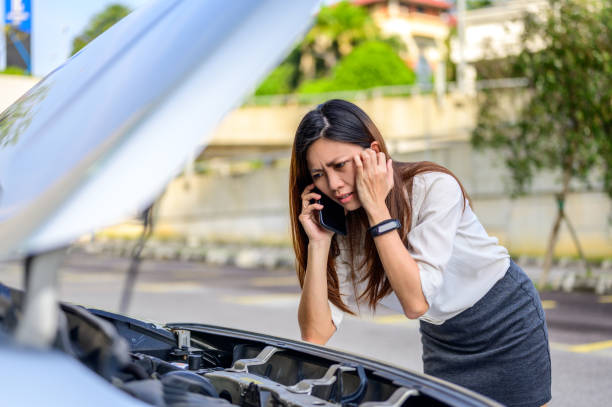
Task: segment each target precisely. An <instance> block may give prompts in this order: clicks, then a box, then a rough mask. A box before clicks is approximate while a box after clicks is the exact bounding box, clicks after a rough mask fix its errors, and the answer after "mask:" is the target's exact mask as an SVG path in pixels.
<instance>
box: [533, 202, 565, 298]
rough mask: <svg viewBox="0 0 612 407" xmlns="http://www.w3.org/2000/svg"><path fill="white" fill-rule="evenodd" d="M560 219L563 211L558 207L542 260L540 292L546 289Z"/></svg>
mask: <svg viewBox="0 0 612 407" xmlns="http://www.w3.org/2000/svg"><path fill="white" fill-rule="evenodd" d="M562 219H563V209H562V208H561V207H558V211H557V218H556V219H555V223H554V225H553V228H552V231H551V232H550V236H549V237H548V247H547V249H546V257H545V259H544V266H543V267H542V274H540V281H539V282H538V288H539V289H540V290H544V289H545V288H546V283H548V272H549V271H550V266H551V264H552V258H553V254H554V252H555V246H556V245H557V240H558V238H559V227H560V226H561V220H562Z"/></svg>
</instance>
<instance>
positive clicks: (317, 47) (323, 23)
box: [255, 1, 404, 95]
mask: <svg viewBox="0 0 612 407" xmlns="http://www.w3.org/2000/svg"><path fill="white" fill-rule="evenodd" d="M373 40H378V41H382V42H386V43H387V44H389V45H390V46H391V47H392V48H393V49H394V50H395V52H398V51H401V50H402V49H403V48H404V45H403V43H402V42H401V40H400V39H399V38H398V37H388V38H386V37H383V36H382V34H381V32H380V30H379V28H378V26H377V25H376V23H375V22H374V20H373V19H372V17H371V16H370V14H369V12H368V10H367V8H365V7H362V6H356V5H353V4H350V3H349V2H348V1H342V2H339V3H336V4H332V5H330V6H324V7H321V9H320V10H319V13H318V14H317V17H316V20H315V24H314V25H313V27H312V28H311V29H310V31H309V32H308V33H307V34H306V36H305V37H304V39H303V40H302V42H300V43H299V44H298V45H297V46H296V47H295V49H294V50H293V51H292V52H291V54H290V55H289V56H288V57H287V58H286V59H285V61H283V63H282V64H281V65H280V66H279V67H278V68H277V69H276V70H275V71H273V72H272V73H271V74H270V76H269V77H268V78H266V80H264V82H262V84H261V85H260V87H259V88H258V89H257V91H256V92H255V94H256V95H266V94H272V92H278V93H292V92H294V91H295V90H296V89H297V88H298V87H299V86H300V84H301V83H302V82H304V81H312V80H315V79H317V78H325V77H329V76H330V75H331V74H332V71H333V70H334V67H335V66H336V65H337V64H338V63H339V61H340V60H342V59H343V58H344V57H346V56H347V55H349V54H350V53H351V52H352V51H353V49H354V48H355V47H357V46H358V45H359V44H361V43H363V42H366V41H373ZM291 67H293V68H291Z"/></svg>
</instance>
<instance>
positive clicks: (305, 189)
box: [302, 184, 314, 199]
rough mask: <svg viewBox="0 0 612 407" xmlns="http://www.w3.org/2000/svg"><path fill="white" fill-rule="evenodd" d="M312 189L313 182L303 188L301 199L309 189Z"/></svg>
mask: <svg viewBox="0 0 612 407" xmlns="http://www.w3.org/2000/svg"><path fill="white" fill-rule="evenodd" d="M313 189H314V184H310V185H308V186H307V187H306V188H304V191H302V199H304V196H305V195H306V194H308V193H309V192H310V191H312V190H313Z"/></svg>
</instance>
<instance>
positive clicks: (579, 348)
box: [568, 341, 612, 353]
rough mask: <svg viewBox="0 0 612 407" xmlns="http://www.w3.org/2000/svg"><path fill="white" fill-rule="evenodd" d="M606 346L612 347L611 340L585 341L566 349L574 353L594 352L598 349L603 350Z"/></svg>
mask: <svg viewBox="0 0 612 407" xmlns="http://www.w3.org/2000/svg"><path fill="white" fill-rule="evenodd" d="M608 348H612V341H603V342H593V343H585V344H583V345H573V346H569V347H568V350H570V351H572V352H576V353H588V352H595V351H598V350H604V349H608Z"/></svg>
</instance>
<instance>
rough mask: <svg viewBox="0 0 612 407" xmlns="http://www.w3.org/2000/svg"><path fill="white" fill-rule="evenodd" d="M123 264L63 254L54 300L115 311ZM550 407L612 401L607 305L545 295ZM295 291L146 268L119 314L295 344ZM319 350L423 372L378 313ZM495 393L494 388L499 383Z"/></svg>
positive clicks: (207, 273)
mask: <svg viewBox="0 0 612 407" xmlns="http://www.w3.org/2000/svg"><path fill="white" fill-rule="evenodd" d="M128 265H129V263H128V260H127V259H125V258H117V257H109V256H101V255H97V256H93V255H85V254H71V255H69V256H68V257H67V259H66V261H65V264H64V266H63V267H62V273H61V285H60V286H61V298H62V300H64V301H69V302H74V303H78V304H82V305H85V306H89V307H95V308H103V309H106V310H110V311H117V310H118V307H119V302H120V294H121V289H122V286H123V281H124V277H125V273H126V270H127V269H128ZM21 278H22V277H21V266H20V264H17V263H11V262H8V263H0V281H2V282H3V283H5V284H8V285H12V286H19V285H20V284H21ZM542 299H543V304H544V307H545V309H546V313H547V322H548V326H549V333H550V345H551V346H550V347H551V355H552V366H553V401H552V403H551V405H554V406H575V405H607V404H608V402H609V400H610V399H612V388H611V387H610V386H609V383H610V377H611V373H610V372H612V297H610V296H597V295H594V294H591V293H558V292H554V293H545V294H543V295H542ZM298 300H299V287H298V284H297V279H296V277H295V274H294V272H293V271H292V270H290V269H287V268H285V269H279V270H274V271H270V270H263V269H242V268H238V267H228V266H223V267H221V266H219V267H214V266H208V265H205V264H203V263H197V262H187V261H168V260H166V261H145V262H143V263H142V266H141V271H140V273H139V275H138V279H137V284H136V289H135V292H134V295H133V297H132V303H131V306H130V308H129V311H128V313H129V314H130V315H132V316H134V317H136V318H143V319H147V320H151V321H155V322H160V323H162V322H201V323H207V324H215V325H221V326H229V327H233V328H240V329H245V330H252V331H258V332H264V333H268V334H272V335H277V336H281V337H285V338H290V339H299V329H298V325H297V321H296V313H297V305H298ZM328 346H331V347H334V348H337V349H341V350H343V351H348V352H352V353H357V354H362V355H366V356H369V357H373V358H375V359H379V360H382V361H385V362H387V363H391V364H394V365H398V366H402V367H405V368H409V369H412V370H416V371H422V366H421V359H420V358H421V344H420V338H419V324H418V322H416V321H411V320H408V319H406V318H404V317H403V316H402V315H398V314H396V313H392V312H390V311H388V310H384V309H381V310H380V312H378V313H377V314H376V315H366V316H364V317H363V318H361V319H359V318H352V317H351V318H346V319H345V321H344V323H343V324H342V325H341V328H340V330H339V331H338V332H337V333H336V334H335V335H334V337H333V338H332V339H331V341H330V342H329V344H328ZM500 385H503V384H502V383H500Z"/></svg>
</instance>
